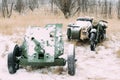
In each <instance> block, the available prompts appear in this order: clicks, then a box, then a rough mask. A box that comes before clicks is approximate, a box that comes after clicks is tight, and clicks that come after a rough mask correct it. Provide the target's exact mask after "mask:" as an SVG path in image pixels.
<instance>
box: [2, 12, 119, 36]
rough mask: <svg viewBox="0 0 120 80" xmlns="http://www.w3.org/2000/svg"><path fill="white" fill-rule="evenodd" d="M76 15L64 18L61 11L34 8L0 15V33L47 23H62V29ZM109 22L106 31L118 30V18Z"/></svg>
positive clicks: (22, 29)
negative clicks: (7, 16) (8, 15)
mask: <svg viewBox="0 0 120 80" xmlns="http://www.w3.org/2000/svg"><path fill="white" fill-rule="evenodd" d="M76 18H77V16H75V17H72V18H69V19H65V18H64V16H63V14H62V13H59V14H57V15H54V14H53V13H51V12H49V11H44V12H43V11H40V10H35V11H34V12H31V11H28V12H27V13H25V14H21V15H20V14H19V13H16V12H13V15H12V16H11V18H2V17H0V32H1V33H2V34H8V35H11V34H13V33H17V32H21V31H22V32H24V31H25V29H26V27H28V26H29V25H31V26H45V25H46V24H49V23H63V26H64V29H66V26H67V25H68V23H70V22H75V19H76ZM107 21H108V22H109V28H108V32H116V31H119V30H120V27H119V26H118V25H119V24H120V23H119V20H117V19H111V20H107Z"/></svg>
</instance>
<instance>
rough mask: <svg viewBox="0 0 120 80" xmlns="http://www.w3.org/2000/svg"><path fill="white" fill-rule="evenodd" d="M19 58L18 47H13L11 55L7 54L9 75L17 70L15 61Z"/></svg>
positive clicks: (17, 65) (17, 64)
mask: <svg viewBox="0 0 120 80" xmlns="http://www.w3.org/2000/svg"><path fill="white" fill-rule="evenodd" d="M19 56H20V52H19V47H18V45H15V47H14V50H13V53H10V54H8V70H9V73H10V74H14V73H16V71H17V70H18V69H19V60H17V57H19Z"/></svg>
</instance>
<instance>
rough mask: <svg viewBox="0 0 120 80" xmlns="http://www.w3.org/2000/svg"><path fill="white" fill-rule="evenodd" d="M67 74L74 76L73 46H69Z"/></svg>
mask: <svg viewBox="0 0 120 80" xmlns="http://www.w3.org/2000/svg"><path fill="white" fill-rule="evenodd" d="M67 61H68V74H69V75H75V47H74V45H72V44H71V45H70V46H69V55H68V59H67Z"/></svg>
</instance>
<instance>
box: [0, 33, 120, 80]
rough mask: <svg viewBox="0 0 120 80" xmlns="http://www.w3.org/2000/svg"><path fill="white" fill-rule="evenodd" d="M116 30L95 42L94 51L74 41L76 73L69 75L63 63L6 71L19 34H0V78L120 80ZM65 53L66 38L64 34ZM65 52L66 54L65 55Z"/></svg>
mask: <svg viewBox="0 0 120 80" xmlns="http://www.w3.org/2000/svg"><path fill="white" fill-rule="evenodd" d="M119 35H120V32H118V33H115V34H114V33H111V34H109V35H108V38H107V40H106V41H104V42H103V43H101V44H98V46H97V48H96V51H94V52H93V51H90V48H89V46H90V45H89V44H88V43H86V44H84V43H82V42H79V43H78V42H77V43H75V42H74V43H75V44H76V48H75V49H76V50H75V51H76V59H77V62H76V74H75V76H69V75H68V74H67V67H66V66H64V67H58V66H57V67H45V68H39V69H27V70H26V69H25V68H22V69H19V70H18V71H17V73H16V74H13V75H11V74H9V72H8V69H7V54H8V53H9V52H11V51H12V49H13V47H14V45H15V44H16V43H20V41H19V40H22V38H23V35H12V36H5V35H0V80H120V58H118V57H117V51H118V50H120V36H119ZM64 40H65V42H64V44H65V53H64V54H67V48H68V45H69V43H70V42H68V41H67V39H66V37H65V36H64ZM65 56H66V55H65Z"/></svg>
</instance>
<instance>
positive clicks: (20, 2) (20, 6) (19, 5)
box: [15, 0, 25, 13]
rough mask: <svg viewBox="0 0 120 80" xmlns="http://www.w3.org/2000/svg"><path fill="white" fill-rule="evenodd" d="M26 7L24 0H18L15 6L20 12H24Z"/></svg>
mask: <svg viewBox="0 0 120 80" xmlns="http://www.w3.org/2000/svg"><path fill="white" fill-rule="evenodd" d="M24 7H25V6H24V3H23V0H17V3H16V5H15V8H16V10H17V11H18V12H19V13H22V11H23V10H24Z"/></svg>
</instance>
